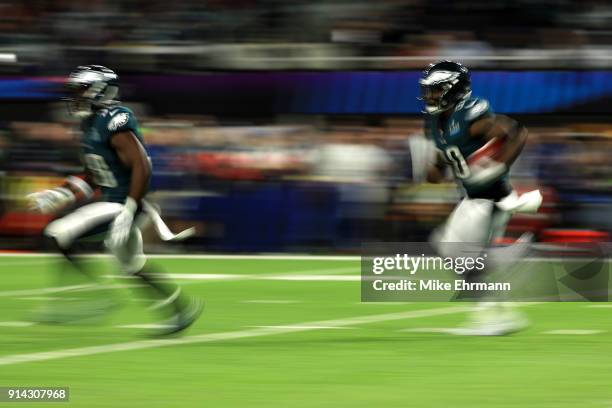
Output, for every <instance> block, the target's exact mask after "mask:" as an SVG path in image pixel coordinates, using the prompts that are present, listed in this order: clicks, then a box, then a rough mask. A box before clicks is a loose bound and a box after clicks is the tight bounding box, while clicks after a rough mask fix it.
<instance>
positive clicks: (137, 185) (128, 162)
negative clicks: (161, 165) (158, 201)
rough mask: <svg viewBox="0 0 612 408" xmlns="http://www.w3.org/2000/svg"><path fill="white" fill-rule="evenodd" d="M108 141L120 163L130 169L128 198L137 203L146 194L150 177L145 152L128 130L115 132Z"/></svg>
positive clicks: (149, 168)
mask: <svg viewBox="0 0 612 408" xmlns="http://www.w3.org/2000/svg"><path fill="white" fill-rule="evenodd" d="M110 143H111V146H112V147H113V149H115V152H116V153H117V156H119V160H121V163H122V164H123V165H124V166H125V167H127V168H128V169H131V175H132V177H131V182H130V189H129V192H128V198H131V199H132V200H134V201H135V202H136V203H139V202H140V200H141V199H142V198H143V197H144V196H145V194H147V187H148V185H149V179H150V178H151V166H150V164H149V159H148V157H147V154H146V152H145V150H144V148H143V147H142V144H141V143H140V141H139V140H138V139H137V138H136V136H135V135H134V134H133V133H132V132H130V131H124V132H118V133H115V134H114V135H113V136H112V138H111V140H110Z"/></svg>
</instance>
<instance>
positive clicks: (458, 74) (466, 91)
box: [418, 61, 472, 114]
mask: <svg viewBox="0 0 612 408" xmlns="http://www.w3.org/2000/svg"><path fill="white" fill-rule="evenodd" d="M419 84H420V86H421V97H420V98H418V99H420V100H422V101H424V103H425V106H424V110H423V113H428V114H439V113H441V112H444V111H447V110H449V109H451V108H453V107H454V106H455V105H456V104H457V103H458V102H460V101H461V100H465V99H466V98H469V97H470V95H471V93H472V92H471V90H470V85H471V81H470V77H469V73H468V71H467V69H466V68H465V67H464V66H462V65H461V64H458V63H455V62H452V61H441V62H438V63H436V64H432V65H430V67H429V68H428V69H427V70H425V73H424V76H423V77H422V78H421V79H420V80H419Z"/></svg>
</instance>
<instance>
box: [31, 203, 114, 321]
mask: <svg viewBox="0 0 612 408" xmlns="http://www.w3.org/2000/svg"><path fill="white" fill-rule="evenodd" d="M120 210H121V205H120V204H117V203H102V202H101V203H92V204H87V205H84V206H82V207H80V208H77V209H76V210H74V211H72V212H70V213H69V214H67V215H66V216H64V217H61V218H58V219H56V220H54V221H52V222H51V223H50V224H49V225H48V226H47V227H46V228H45V231H44V236H45V239H46V241H47V242H48V246H49V247H51V248H53V249H54V250H56V251H57V252H58V253H60V254H61V255H62V256H63V258H64V261H65V263H60V264H59V265H57V266H56V268H55V269H56V275H57V280H58V284H57V286H61V287H66V290H65V291H61V292H58V293H59V294H60V295H59V296H57V297H56V298H55V301H53V303H51V304H50V305H47V306H46V307H44V308H43V309H42V310H40V311H39V312H37V313H36V315H35V316H34V318H35V319H36V320H38V321H41V322H48V323H62V322H67V321H71V320H79V319H83V318H86V317H90V316H93V315H98V314H101V312H103V311H105V310H107V309H108V308H109V307H110V306H111V301H110V300H109V298H108V297H105V298H104V299H95V298H93V297H92V296H94V294H93V291H92V290H91V288H88V286H93V285H96V284H97V283H98V279H97V278H96V276H95V275H94V274H92V273H91V272H90V271H89V269H88V268H87V265H86V263H84V262H83V261H82V260H79V258H77V257H75V256H74V255H75V254H74V249H75V243H76V242H77V240H79V239H81V238H82V237H85V236H88V235H92V234H95V233H96V231H97V230H101V229H103V228H106V226H107V225H108V224H109V223H110V221H112V219H113V218H114V217H115V216H116V215H117V214H118V212H119V211H120ZM74 299H77V301H74Z"/></svg>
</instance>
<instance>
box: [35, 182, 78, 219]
mask: <svg viewBox="0 0 612 408" xmlns="http://www.w3.org/2000/svg"><path fill="white" fill-rule="evenodd" d="M26 199H27V200H28V202H29V208H30V210H32V211H38V212H41V213H43V214H51V213H53V212H55V211H57V210H59V209H60V208H62V207H64V206H66V205H68V204H72V203H73V202H74V201H75V200H76V198H75V196H74V193H73V192H72V191H70V190H69V189H67V188H65V187H56V188H53V189H51V190H44V191H39V192H36V193H32V194H28V195H27V196H26Z"/></svg>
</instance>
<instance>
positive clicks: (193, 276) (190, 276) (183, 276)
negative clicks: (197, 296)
mask: <svg viewBox="0 0 612 408" xmlns="http://www.w3.org/2000/svg"><path fill="white" fill-rule="evenodd" d="M154 275H156V276H158V277H162V278H163V277H164V276H167V277H169V278H171V279H176V280H232V279H234V280H238V279H246V278H248V277H249V275H241V274H228V273H159V274H154Z"/></svg>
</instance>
